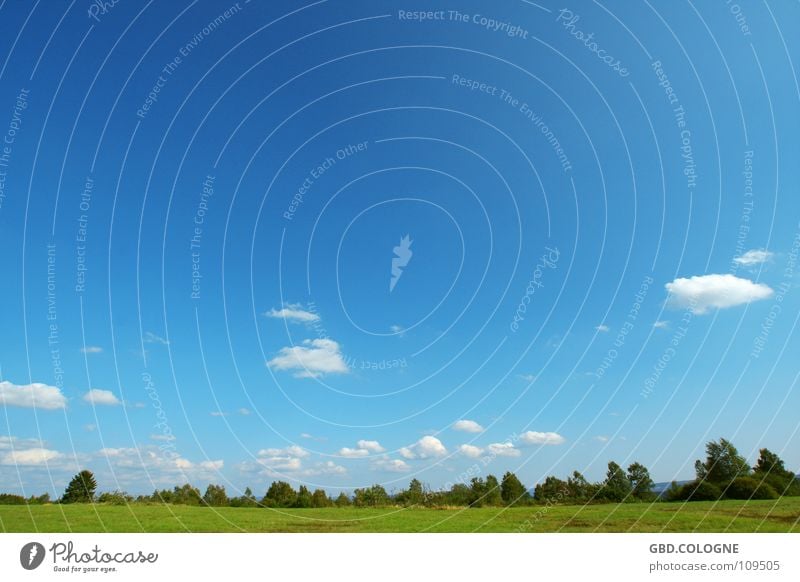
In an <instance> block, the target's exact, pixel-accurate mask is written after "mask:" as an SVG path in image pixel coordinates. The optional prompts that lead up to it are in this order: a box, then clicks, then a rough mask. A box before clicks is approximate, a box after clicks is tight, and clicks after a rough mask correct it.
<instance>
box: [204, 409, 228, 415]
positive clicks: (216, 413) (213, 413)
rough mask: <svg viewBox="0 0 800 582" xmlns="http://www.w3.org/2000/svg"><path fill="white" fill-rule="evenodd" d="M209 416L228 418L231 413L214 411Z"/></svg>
mask: <svg viewBox="0 0 800 582" xmlns="http://www.w3.org/2000/svg"><path fill="white" fill-rule="evenodd" d="M209 414H211V416H228V415H229V414H230V413H229V412H223V411H221V410H213V411H211V412H210V413H209Z"/></svg>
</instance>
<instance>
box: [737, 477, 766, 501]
mask: <svg viewBox="0 0 800 582" xmlns="http://www.w3.org/2000/svg"><path fill="white" fill-rule="evenodd" d="M725 497H727V498H728V499H777V498H778V493H777V492H776V491H775V489H773V488H772V487H770V486H769V485H768V484H767V483H764V482H761V481H759V480H758V479H753V478H752V477H739V478H738V479H734V480H733V481H732V482H731V484H730V485H728V489H727V490H726V491H725Z"/></svg>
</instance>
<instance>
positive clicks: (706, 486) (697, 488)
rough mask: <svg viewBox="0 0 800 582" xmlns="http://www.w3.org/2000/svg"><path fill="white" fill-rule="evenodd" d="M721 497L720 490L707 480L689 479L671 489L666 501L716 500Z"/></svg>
mask: <svg viewBox="0 0 800 582" xmlns="http://www.w3.org/2000/svg"><path fill="white" fill-rule="evenodd" d="M721 497H722V490H721V489H720V488H719V487H717V486H716V485H714V484H713V483H709V482H708V481H691V482H690V483H686V485H683V486H682V487H679V488H677V489H671V490H670V491H669V495H668V497H667V500H668V501H716V500H717V499H720V498H721Z"/></svg>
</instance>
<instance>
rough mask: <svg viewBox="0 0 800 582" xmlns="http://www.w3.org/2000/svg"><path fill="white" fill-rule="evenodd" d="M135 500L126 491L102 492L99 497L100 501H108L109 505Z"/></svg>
mask: <svg viewBox="0 0 800 582" xmlns="http://www.w3.org/2000/svg"><path fill="white" fill-rule="evenodd" d="M132 501H133V497H131V496H130V495H128V494H127V493H125V492H124V491H112V492H105V493H101V494H100V497H98V498H97V502H98V503H108V504H109V505H127V504H128V503H130V502H132Z"/></svg>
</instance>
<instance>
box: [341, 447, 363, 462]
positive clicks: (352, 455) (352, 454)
mask: <svg viewBox="0 0 800 582" xmlns="http://www.w3.org/2000/svg"><path fill="white" fill-rule="evenodd" d="M339 455H341V456H342V457H347V458H348V459H357V458H359V457H367V456H369V451H368V450H367V449H351V448H349V447H342V448H341V449H339Z"/></svg>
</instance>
